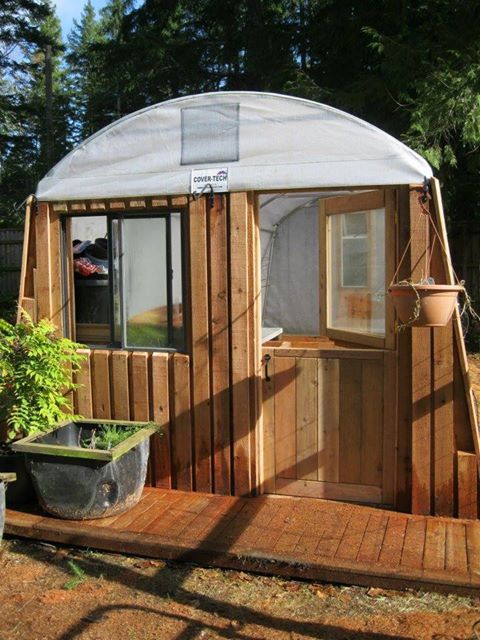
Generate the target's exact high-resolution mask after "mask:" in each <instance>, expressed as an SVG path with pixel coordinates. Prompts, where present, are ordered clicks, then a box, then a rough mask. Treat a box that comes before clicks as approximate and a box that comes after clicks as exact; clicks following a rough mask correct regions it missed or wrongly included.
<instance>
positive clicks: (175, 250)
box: [170, 213, 184, 349]
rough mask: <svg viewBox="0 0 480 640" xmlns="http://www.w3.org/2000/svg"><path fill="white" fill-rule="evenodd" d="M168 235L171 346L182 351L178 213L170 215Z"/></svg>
mask: <svg viewBox="0 0 480 640" xmlns="http://www.w3.org/2000/svg"><path fill="white" fill-rule="evenodd" d="M170 233H171V239H172V306H173V308H172V322H173V332H172V333H173V335H172V339H173V344H172V346H173V347H175V348H176V349H182V348H183V346H184V338H183V336H184V330H183V300H182V291H183V276H182V220H181V214H180V213H172V214H171V216H170Z"/></svg>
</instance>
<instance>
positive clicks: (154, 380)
mask: <svg viewBox="0 0 480 640" xmlns="http://www.w3.org/2000/svg"><path fill="white" fill-rule="evenodd" d="M169 359H171V356H169V355H168V354H167V353H152V359H151V399H152V415H151V417H152V420H153V421H154V422H156V423H157V424H159V425H160V426H161V429H162V432H161V434H156V435H154V436H152V439H151V444H150V447H151V455H152V460H153V473H152V476H153V484H154V486H156V487H162V488H165V489H170V488H171V487H172V468H171V441H172V438H171V433H170V428H171V427H170V406H169V402H170V392H171V389H170V385H169Z"/></svg>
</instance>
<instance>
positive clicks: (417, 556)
mask: <svg viewBox="0 0 480 640" xmlns="http://www.w3.org/2000/svg"><path fill="white" fill-rule="evenodd" d="M5 532H6V533H7V534H11V535H15V536H23V537H27V538H34V539H38V540H45V541H49V542H56V543H64V544H67V545H79V546H87V547H93V548H97V549H103V550H108V551H121V552H125V553H132V554H136V555H143V556H149V557H155V558H163V559H174V560H180V561H186V562H194V563H198V564H204V565H210V566H218V567H223V568H234V569H242V570H250V571H255V572H259V573H263V574H271V575H282V576H290V577H295V578H307V579H313V580H325V581H329V582H338V583H344V584H357V585H366V586H370V585H376V586H382V587H385V588H397V589H398V588H406V587H413V588H424V589H435V590H442V591H453V592H457V593H464V594H475V595H477V596H478V595H480V522H478V521H468V520H458V519H455V520H454V519H451V518H434V517H429V516H414V515H406V514H400V513H395V512H391V511H384V510H379V509H374V508H371V507H365V506H358V505H352V504H345V503H338V502H331V501H323V500H313V499H307V498H291V497H284V498H283V497H282V498H281V497H274V496H263V497H260V498H235V497H229V496H214V495H211V494H201V493H189V492H183V491H171V490H162V489H145V492H144V495H143V497H142V500H141V501H140V502H139V504H138V505H137V506H136V507H134V508H133V509H132V510H131V511H129V512H127V513H125V514H122V515H120V516H117V517H112V518H105V519H103V520H102V519H101V520H89V521H83V522H77V521H67V520H58V519H55V518H52V517H46V516H45V515H42V514H41V513H39V511H38V507H37V508H35V507H33V506H32V507H31V508H29V509H24V510H23V511H13V510H7V518H6V530H5Z"/></svg>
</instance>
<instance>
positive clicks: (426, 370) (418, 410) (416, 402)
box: [410, 189, 433, 515]
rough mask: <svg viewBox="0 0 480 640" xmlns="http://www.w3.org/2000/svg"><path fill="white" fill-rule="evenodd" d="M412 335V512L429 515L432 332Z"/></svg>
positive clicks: (415, 263) (417, 265) (423, 255)
mask: <svg viewBox="0 0 480 640" xmlns="http://www.w3.org/2000/svg"><path fill="white" fill-rule="evenodd" d="M418 195H419V194H418V191H417V190H415V189H412V190H411V191H410V233H411V238H412V242H411V245H410V277H411V278H412V280H413V281H414V282H420V281H421V279H422V278H424V277H426V274H427V270H428V255H427V248H428V246H429V242H430V239H429V229H428V224H427V218H426V216H425V215H424V214H423V212H422V210H421V208H420V204H419V202H418ZM411 333H412V369H411V370H412V398H411V403H412V512H413V513H421V514H425V515H426V514H429V513H430V512H431V508H432V504H431V503H432V498H433V496H432V482H431V475H432V463H431V460H432V449H431V445H432V411H431V400H432V398H431V392H432V379H431V373H432V366H431V359H432V349H431V330H430V329H429V328H425V327H416V328H415V330H411Z"/></svg>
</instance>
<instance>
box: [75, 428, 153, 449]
mask: <svg viewBox="0 0 480 640" xmlns="http://www.w3.org/2000/svg"><path fill="white" fill-rule="evenodd" d="M143 428H144V426H143V425H124V424H101V425H99V426H98V427H96V428H94V429H92V432H91V435H90V437H89V438H86V439H85V440H80V443H81V445H82V447H84V448H86V449H103V450H107V451H110V449H113V448H114V447H116V446H117V444H120V443H121V442H123V441H124V440H126V439H127V438H130V436H133V435H134V434H135V433H137V431H140V429H143Z"/></svg>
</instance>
